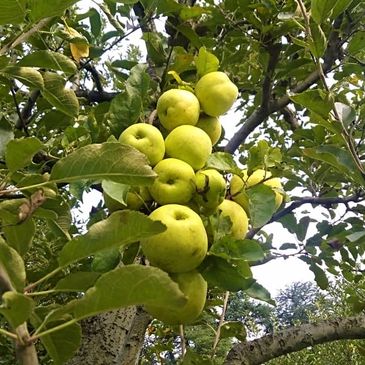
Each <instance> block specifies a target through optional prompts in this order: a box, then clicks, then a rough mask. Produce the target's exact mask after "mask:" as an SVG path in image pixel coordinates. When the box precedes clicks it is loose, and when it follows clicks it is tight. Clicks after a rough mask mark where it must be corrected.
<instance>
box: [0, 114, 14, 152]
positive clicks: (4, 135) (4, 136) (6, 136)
mask: <svg viewBox="0 0 365 365" xmlns="http://www.w3.org/2000/svg"><path fill="white" fill-rule="evenodd" d="M13 138H14V132H13V128H12V127H11V125H10V123H9V122H8V121H7V120H6V119H5V118H2V119H0V157H3V156H4V155H5V150H6V145H7V144H8V143H9V141H11V140H12V139H13Z"/></svg>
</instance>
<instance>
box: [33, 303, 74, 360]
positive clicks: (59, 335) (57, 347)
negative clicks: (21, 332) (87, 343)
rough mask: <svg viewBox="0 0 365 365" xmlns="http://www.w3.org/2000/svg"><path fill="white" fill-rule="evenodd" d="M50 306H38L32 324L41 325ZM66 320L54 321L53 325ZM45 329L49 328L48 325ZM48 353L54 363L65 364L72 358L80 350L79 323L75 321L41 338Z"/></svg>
mask: <svg viewBox="0 0 365 365" xmlns="http://www.w3.org/2000/svg"><path fill="white" fill-rule="evenodd" d="M47 310H49V308H48V307H40V308H36V310H35V313H33V314H32V316H31V323H32V325H33V326H34V327H35V328H37V327H39V326H40V325H41V324H42V322H43V319H44V317H45V315H46V314H47V313H48V311H47ZM63 322H64V321H59V322H53V325H60V324H62V323H63ZM45 329H48V327H47V325H46V326H45ZM40 340H41V342H42V344H43V346H44V347H45V349H46V350H47V354H48V355H49V356H50V357H51V358H52V360H53V363H54V365H63V364H65V363H66V362H67V360H69V359H71V358H72V357H73V355H74V354H75V352H76V351H77V350H78V348H79V346H80V343H81V326H80V324H79V323H73V324H71V325H68V326H67V327H65V328H62V329H60V330H58V331H55V332H53V333H51V334H49V335H44V336H42V337H41V338H40Z"/></svg>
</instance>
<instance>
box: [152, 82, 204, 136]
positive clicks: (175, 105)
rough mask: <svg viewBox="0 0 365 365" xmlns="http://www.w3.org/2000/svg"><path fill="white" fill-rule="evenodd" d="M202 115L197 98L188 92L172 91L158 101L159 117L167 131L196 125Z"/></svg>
mask: <svg viewBox="0 0 365 365" xmlns="http://www.w3.org/2000/svg"><path fill="white" fill-rule="evenodd" d="M199 114H200V104H199V100H198V99H197V98H196V96H195V95H194V94H193V93H192V92H190V91H187V90H182V89H170V90H168V91H166V92H164V93H163V94H162V95H161V96H160V97H159V99H158V101H157V115H158V118H159V119H160V122H161V124H162V125H163V127H165V128H166V129H167V130H169V131H171V130H172V129H174V128H176V127H178V126H179V125H183V124H189V125H195V124H196V123H197V122H198V119H199Z"/></svg>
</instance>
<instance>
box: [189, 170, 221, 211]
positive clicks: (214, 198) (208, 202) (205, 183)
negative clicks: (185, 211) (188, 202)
mask: <svg viewBox="0 0 365 365" xmlns="http://www.w3.org/2000/svg"><path fill="white" fill-rule="evenodd" d="M195 183H196V193H195V195H194V201H195V202H196V203H197V204H198V206H200V207H201V211H202V213H203V214H206V215H209V214H212V213H214V212H215V211H216V209H217V207H218V205H219V204H221V203H222V202H223V200H224V198H225V196H226V181H225V179H224V177H223V176H222V175H221V174H220V173H219V172H218V171H217V170H214V169H207V170H202V171H198V172H197V173H196V174H195Z"/></svg>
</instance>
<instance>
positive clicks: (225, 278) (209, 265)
mask: <svg viewBox="0 0 365 365" xmlns="http://www.w3.org/2000/svg"><path fill="white" fill-rule="evenodd" d="M199 271H200V273H201V274H202V275H203V277H204V279H205V280H206V281H207V282H208V283H209V285H210V286H216V287H218V288H220V289H222V290H229V291H235V292H236V291H239V290H246V289H248V288H249V287H250V286H251V285H252V284H253V283H254V280H253V279H252V278H246V277H245V276H244V275H243V274H241V272H240V267H239V265H236V264H235V263H230V262H227V261H226V260H224V259H222V258H220V257H215V256H207V257H206V259H205V260H204V261H203V263H202V264H201V265H200V266H199Z"/></svg>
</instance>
